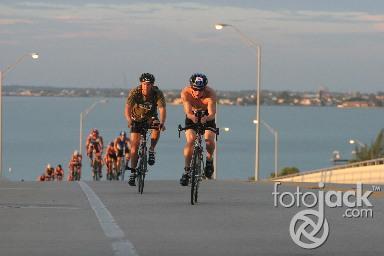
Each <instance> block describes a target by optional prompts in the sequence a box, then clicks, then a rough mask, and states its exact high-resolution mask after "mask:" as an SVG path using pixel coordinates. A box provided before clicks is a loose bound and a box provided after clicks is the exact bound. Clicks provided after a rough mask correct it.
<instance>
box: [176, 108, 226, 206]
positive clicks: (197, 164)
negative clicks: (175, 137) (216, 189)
mask: <svg viewBox="0 0 384 256" xmlns="http://www.w3.org/2000/svg"><path fill="white" fill-rule="evenodd" d="M205 113H206V112H205V111H201V110H198V111H195V112H194V114H195V116H196V117H197V123H196V124H193V125H188V126H186V127H182V126H181V125H180V124H179V126H178V131H179V138H180V133H181V132H182V131H185V130H188V129H193V130H194V131H195V132H196V138H195V141H194V145H193V151H192V152H193V153H192V160H191V164H190V173H189V175H190V179H191V204H192V205H194V204H196V203H197V198H198V194H199V186H200V182H201V181H202V180H203V178H205V175H204V171H203V170H204V154H203V153H204V149H203V146H202V142H203V136H204V133H205V131H206V130H209V131H212V132H214V133H215V134H216V140H217V136H218V135H219V128H212V127H206V126H205V125H204V124H202V123H201V118H202V117H203V116H204V115H205Z"/></svg>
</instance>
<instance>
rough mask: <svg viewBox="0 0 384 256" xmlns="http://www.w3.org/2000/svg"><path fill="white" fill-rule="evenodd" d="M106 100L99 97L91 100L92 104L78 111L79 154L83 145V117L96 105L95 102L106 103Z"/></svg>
mask: <svg viewBox="0 0 384 256" xmlns="http://www.w3.org/2000/svg"><path fill="white" fill-rule="evenodd" d="M107 102H108V100H107V99H100V100H98V101H95V102H93V103H92V105H91V106H89V107H88V108H87V109H85V110H84V111H82V112H80V138H79V153H80V154H81V152H82V147H83V125H84V119H85V117H86V116H87V115H88V114H89V113H90V112H91V111H92V110H93V109H94V108H95V107H96V105H97V104H99V103H107Z"/></svg>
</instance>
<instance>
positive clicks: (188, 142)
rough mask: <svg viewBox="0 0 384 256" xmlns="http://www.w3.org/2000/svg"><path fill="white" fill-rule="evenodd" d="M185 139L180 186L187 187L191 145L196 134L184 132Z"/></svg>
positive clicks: (188, 131) (190, 131)
mask: <svg viewBox="0 0 384 256" xmlns="http://www.w3.org/2000/svg"><path fill="white" fill-rule="evenodd" d="M185 138H186V144H185V147H184V158H185V167H184V172H183V175H182V176H181V179H180V184H181V185H182V186H188V183H189V172H190V165H191V159H192V153H193V144H194V141H195V138H196V133H195V131H193V130H192V129H189V130H187V131H185Z"/></svg>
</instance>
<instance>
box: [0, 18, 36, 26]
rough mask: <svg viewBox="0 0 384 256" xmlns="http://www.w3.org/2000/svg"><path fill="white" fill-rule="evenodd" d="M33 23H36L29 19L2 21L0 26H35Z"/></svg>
mask: <svg viewBox="0 0 384 256" xmlns="http://www.w3.org/2000/svg"><path fill="white" fill-rule="evenodd" d="M33 23H34V22H33V21H32V20H29V19H13V18H6V19H0V25H16V24H33Z"/></svg>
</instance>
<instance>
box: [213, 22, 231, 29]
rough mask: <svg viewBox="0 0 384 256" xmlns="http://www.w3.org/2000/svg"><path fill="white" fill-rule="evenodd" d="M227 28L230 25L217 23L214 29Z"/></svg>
mask: <svg viewBox="0 0 384 256" xmlns="http://www.w3.org/2000/svg"><path fill="white" fill-rule="evenodd" d="M228 26H230V25H229V24H223V23H218V24H215V29H217V30H221V29H223V28H224V27H228Z"/></svg>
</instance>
